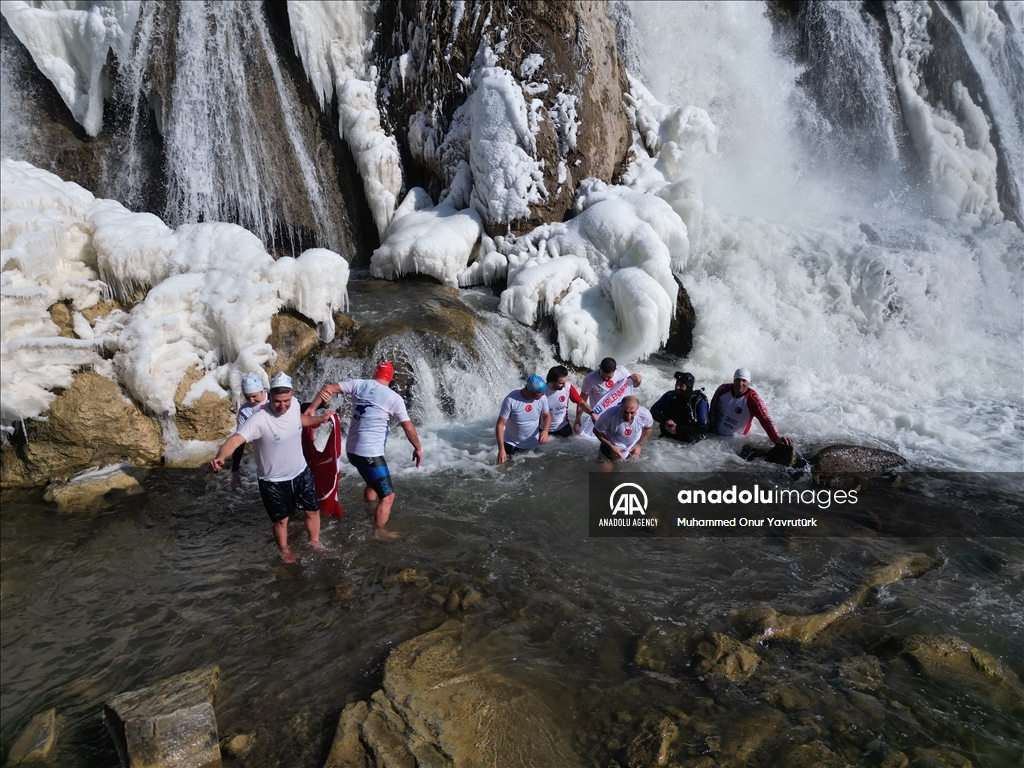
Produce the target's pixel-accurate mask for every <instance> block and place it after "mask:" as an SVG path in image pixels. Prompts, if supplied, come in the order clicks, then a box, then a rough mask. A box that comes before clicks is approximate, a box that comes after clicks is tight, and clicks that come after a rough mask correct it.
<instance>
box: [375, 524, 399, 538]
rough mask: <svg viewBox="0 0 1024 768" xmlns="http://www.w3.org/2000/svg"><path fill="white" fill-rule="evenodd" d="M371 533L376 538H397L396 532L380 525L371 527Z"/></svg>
mask: <svg viewBox="0 0 1024 768" xmlns="http://www.w3.org/2000/svg"><path fill="white" fill-rule="evenodd" d="M373 535H374V536H375V537H377V538H378V539H397V538H398V534H397V533H395V532H394V531H389V530H388V529H387V528H385V527H384V526H380V527H378V528H374V529H373Z"/></svg>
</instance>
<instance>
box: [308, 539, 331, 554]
mask: <svg viewBox="0 0 1024 768" xmlns="http://www.w3.org/2000/svg"><path fill="white" fill-rule="evenodd" d="M309 548H310V549H312V550H313V551H314V552H326V551H327V547H325V546H324V545H323V544H321V543H320V542H319V541H311V542H309Z"/></svg>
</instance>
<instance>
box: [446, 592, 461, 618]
mask: <svg viewBox="0 0 1024 768" xmlns="http://www.w3.org/2000/svg"><path fill="white" fill-rule="evenodd" d="M444 609H445V610H446V611H448V613H455V612H456V611H457V610H459V593H458V592H456V591H455V590H454V589H453V590H452V591H451V592H449V593H448V599H447V600H445V603H444Z"/></svg>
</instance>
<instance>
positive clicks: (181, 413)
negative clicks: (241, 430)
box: [174, 368, 236, 441]
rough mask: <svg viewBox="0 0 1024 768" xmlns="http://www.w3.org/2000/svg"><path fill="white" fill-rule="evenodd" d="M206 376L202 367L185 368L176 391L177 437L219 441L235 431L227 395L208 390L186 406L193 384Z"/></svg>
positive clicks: (175, 419) (175, 415) (175, 417)
mask: <svg viewBox="0 0 1024 768" xmlns="http://www.w3.org/2000/svg"><path fill="white" fill-rule="evenodd" d="M204 375H205V372H204V371H202V370H200V369H199V368H192V369H190V370H188V371H186V372H185V375H184V376H182V377H181V381H180V382H179V383H178V388H177V390H176V391H175V393H174V406H175V413H174V421H175V422H176V423H177V425H178V437H180V438H181V439H182V440H206V441H209V440H218V441H219V440H223V439H224V438H225V437H227V436H228V435H230V434H231V433H233V432H234V431H235V424H236V419H235V416H234V414H233V413H232V412H231V402H230V401H229V400H228V398H226V397H220V396H218V395H217V394H216V393H214V392H211V391H209V390H207V391H206V392H203V394H202V395H200V396H199V397H198V398H196V399H195V400H193V401H192V402H191V403H189V404H188V405H184V400H185V398H186V396H187V395H188V393H189V390H190V389H191V388H192V385H193V384H195V383H196V382H198V381H199V380H201V379H202V378H203V376H204Z"/></svg>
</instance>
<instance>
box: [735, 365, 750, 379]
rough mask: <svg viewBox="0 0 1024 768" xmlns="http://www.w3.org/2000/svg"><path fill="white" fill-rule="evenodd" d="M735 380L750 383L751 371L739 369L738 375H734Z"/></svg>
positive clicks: (737, 370)
mask: <svg viewBox="0 0 1024 768" xmlns="http://www.w3.org/2000/svg"><path fill="white" fill-rule="evenodd" d="M732 377H733V378H734V379H743V380H744V381H750V371H748V370H747V369H746V368H737V369H736V373H734V374H733V375H732Z"/></svg>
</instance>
